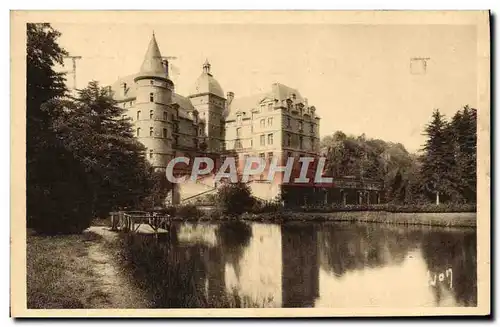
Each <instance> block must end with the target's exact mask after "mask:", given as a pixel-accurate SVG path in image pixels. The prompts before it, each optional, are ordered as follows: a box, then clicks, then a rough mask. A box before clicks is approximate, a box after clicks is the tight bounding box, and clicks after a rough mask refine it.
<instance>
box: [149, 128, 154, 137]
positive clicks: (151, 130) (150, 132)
mask: <svg viewBox="0 0 500 327" xmlns="http://www.w3.org/2000/svg"><path fill="white" fill-rule="evenodd" d="M153 133H154V131H153V127H150V128H149V136H153Z"/></svg>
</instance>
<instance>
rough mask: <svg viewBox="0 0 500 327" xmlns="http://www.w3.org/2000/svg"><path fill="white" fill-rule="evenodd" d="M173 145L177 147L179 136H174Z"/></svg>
mask: <svg viewBox="0 0 500 327" xmlns="http://www.w3.org/2000/svg"><path fill="white" fill-rule="evenodd" d="M174 145H175V146H177V145H179V136H178V135H174Z"/></svg>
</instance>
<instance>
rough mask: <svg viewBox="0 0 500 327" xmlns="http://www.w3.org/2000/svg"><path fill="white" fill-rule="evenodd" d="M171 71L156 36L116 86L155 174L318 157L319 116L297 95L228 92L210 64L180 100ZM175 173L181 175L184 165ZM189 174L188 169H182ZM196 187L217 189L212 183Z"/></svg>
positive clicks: (284, 89)
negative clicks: (183, 160) (196, 164)
mask: <svg viewBox="0 0 500 327" xmlns="http://www.w3.org/2000/svg"><path fill="white" fill-rule="evenodd" d="M168 67H169V64H168V61H167V60H166V59H164V57H162V55H161V52H160V49H159V47H158V43H157V41H156V38H155V35H154V34H153V36H152V38H151V41H150V43H149V46H148V49H147V51H146V54H145V56H144V60H143V62H142V65H141V66H140V69H139V71H138V73H136V74H133V75H130V76H126V77H124V78H120V79H119V80H118V81H116V82H115V83H114V84H113V85H112V87H111V88H112V91H113V95H114V98H115V100H116V101H117V102H118V105H119V106H122V107H123V108H125V109H126V114H125V116H124V117H123V118H128V119H130V120H131V121H132V123H133V126H134V129H135V134H136V136H137V138H138V139H139V141H140V142H142V143H143V144H144V146H145V147H146V148H147V150H146V156H147V158H148V160H149V161H150V163H151V164H152V165H153V166H154V167H155V168H156V169H165V168H166V166H167V164H168V162H169V161H170V160H171V159H172V158H174V157H179V156H185V157H188V158H194V157H196V156H208V157H211V158H212V159H214V161H215V162H216V167H218V165H220V163H221V160H223V159H224V158H225V157H226V156H233V157H236V158H237V162H238V163H241V162H243V160H244V159H245V158H247V157H249V156H260V157H262V158H265V159H266V160H267V161H270V160H272V158H274V157H278V158H284V159H286V158H288V157H291V156H294V157H299V156H317V155H318V151H319V122H320V118H319V116H318V115H317V113H316V109H315V107H314V106H310V105H309V104H308V101H307V98H304V97H302V95H301V94H300V92H299V91H298V90H296V89H293V88H291V87H288V86H286V85H283V84H280V83H275V84H272V85H270V86H269V89H268V92H266V93H261V94H255V95H252V96H248V97H237V96H235V94H234V93H233V92H227V93H226V94H225V93H224V91H223V89H222V87H221V85H220V84H219V82H218V81H217V80H216V78H215V77H214V75H213V73H212V67H211V65H210V63H209V62H208V60H207V61H206V62H205V63H204V64H203V66H202V67H200V68H202V70H201V72H200V76H199V77H198V79H197V80H196V81H194V83H193V86H192V88H191V90H190V92H189V94H187V95H180V94H178V93H176V92H175V85H174V83H173V82H172V80H171V78H170V76H169V71H168ZM285 162H286V161H285ZM239 168H240V169H241V168H242V167H241V165H239ZM176 170H177V172H178V173H182V171H181V170H182V167H180V165H177V166H176ZM187 171H190V168H189V167H184V172H187ZM253 179H254V180H255V182H256V183H257V182H260V184H263V185H260V186H261V189H266V191H258V192H257V193H259V194H260V195H261V196H263V197H264V198H272V197H274V196H275V195H277V193H279V185H273V186H271V185H269V184H273V183H269V182H267V181H264V179H263V178H259V176H257V177H254V178H253ZM198 184H202V185H204V186H208V187H215V185H212V184H211V183H210V181H204V182H200V183H198ZM274 184H279V182H278V183H274ZM181 187H182V186H181ZM257 188H259V187H257ZM200 191H201V189H200ZM254 191H257V190H254ZM193 192H194V193H196V191H193ZM193 192H192V193H193ZM190 195H191V194H190ZM181 198H185V196H182V195H181Z"/></svg>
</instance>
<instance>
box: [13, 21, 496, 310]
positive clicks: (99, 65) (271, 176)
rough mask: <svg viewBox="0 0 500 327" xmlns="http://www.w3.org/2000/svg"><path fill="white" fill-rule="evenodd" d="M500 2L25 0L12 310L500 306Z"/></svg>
mask: <svg viewBox="0 0 500 327" xmlns="http://www.w3.org/2000/svg"><path fill="white" fill-rule="evenodd" d="M489 22H490V13H489V12H488V11H11V43H10V46H11V114H12V120H11V130H12V134H11V135H12V138H11V139H12V141H11V142H12V152H11V155H12V160H11V194H12V197H11V208H12V210H11V316H13V317H378V316H457V315H458V316H464V315H466V316H483V317H484V316H489V315H490V314H491V307H490V303H491V298H490V294H491V293H490V283H491V276H490V270H491V256H490V254H491V248H490V25H489Z"/></svg>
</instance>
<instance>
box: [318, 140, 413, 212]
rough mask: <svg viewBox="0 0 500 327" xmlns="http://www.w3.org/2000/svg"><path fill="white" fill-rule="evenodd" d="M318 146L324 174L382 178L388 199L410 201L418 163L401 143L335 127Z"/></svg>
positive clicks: (373, 178) (336, 176)
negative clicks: (333, 131)
mask: <svg viewBox="0 0 500 327" xmlns="http://www.w3.org/2000/svg"><path fill="white" fill-rule="evenodd" d="M321 146H322V149H323V152H324V153H325V154H326V158H327V164H326V169H325V175H329V176H333V177H334V178H341V177H346V176H351V177H355V178H358V179H372V180H379V181H383V183H384V185H385V188H386V192H385V193H386V198H387V199H389V200H390V201H394V202H398V203H410V202H412V201H414V199H413V198H412V189H413V188H415V186H414V184H415V178H416V176H415V172H416V171H418V168H417V165H418V163H417V161H416V156H415V155H412V154H410V153H409V152H408V151H407V150H406V149H405V147H404V146H403V145H402V144H400V143H391V142H385V141H383V140H379V139H369V138H367V137H366V136H365V135H364V134H363V135H361V136H357V137H356V136H348V135H346V134H344V133H343V132H341V131H337V132H335V133H334V134H333V135H332V136H327V137H325V138H323V139H322V141H321Z"/></svg>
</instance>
